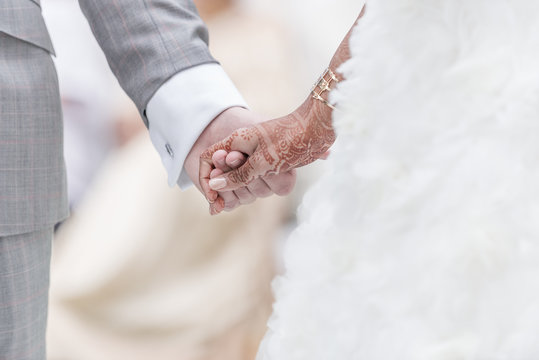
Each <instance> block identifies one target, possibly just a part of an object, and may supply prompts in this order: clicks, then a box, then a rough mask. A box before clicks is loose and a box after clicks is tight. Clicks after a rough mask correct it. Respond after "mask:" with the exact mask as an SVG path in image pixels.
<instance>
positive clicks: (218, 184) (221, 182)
mask: <svg viewBox="0 0 539 360" xmlns="http://www.w3.org/2000/svg"><path fill="white" fill-rule="evenodd" d="M225 186H226V179H224V178H217V179H211V180H210V188H212V189H213V190H221V189H222V188H224V187H225Z"/></svg>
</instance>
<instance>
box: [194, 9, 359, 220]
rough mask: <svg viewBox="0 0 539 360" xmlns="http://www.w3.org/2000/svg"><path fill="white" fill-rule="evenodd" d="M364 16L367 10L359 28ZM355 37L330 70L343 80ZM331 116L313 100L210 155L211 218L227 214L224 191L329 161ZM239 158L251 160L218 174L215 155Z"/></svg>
mask: <svg viewBox="0 0 539 360" xmlns="http://www.w3.org/2000/svg"><path fill="white" fill-rule="evenodd" d="M364 12H365V7H364V8H363V10H362V11H361V13H360V15H359V17H358V19H357V20H356V24H357V21H358V20H359V19H360V18H361V17H362V16H363V14H364ZM354 26H355V24H354ZM352 28H353V27H352ZM351 33H352V29H351V30H350V31H349V33H348V34H347V35H346V37H345V39H344V40H343V42H342V43H341V45H340V46H339V48H338V49H337V52H336V53H335V55H334V56H333V59H332V60H331V63H330V66H329V68H330V69H332V70H333V72H334V73H335V74H336V75H337V77H338V78H339V80H342V76H340V74H339V73H338V71H337V68H338V67H339V66H340V65H341V64H342V63H344V62H345V61H347V60H348V59H349V58H350V48H349V39H350V36H351ZM324 95H325V96H327V94H324ZM331 115H332V110H331V108H330V107H329V106H327V105H326V104H324V103H323V102H321V101H318V100H315V99H313V98H312V97H309V98H308V99H307V100H306V101H305V102H304V103H303V104H302V105H301V106H300V107H299V108H298V109H297V110H295V111H294V112H293V113H291V114H289V115H287V116H284V117H282V118H278V119H274V120H270V121H266V122H263V123H260V124H257V125H254V126H251V127H246V128H242V129H239V130H236V131H234V132H233V133H232V134H231V135H230V136H228V137H227V138H225V139H224V140H222V141H220V142H218V143H216V144H214V145H213V146H211V147H210V148H208V149H207V150H206V151H204V153H202V155H201V157H200V172H199V181H200V185H201V187H202V191H203V193H204V194H205V195H206V198H207V199H208V200H209V201H210V203H211V205H210V207H211V209H212V210H211V212H212V213H219V212H220V211H222V209H221V206H220V205H219V201H217V200H219V198H220V196H219V194H218V191H219V192H224V191H232V190H235V189H238V188H241V187H245V186H248V185H249V184H251V183H252V182H253V181H256V180H257V179H259V178H260V177H264V176H266V177H267V176H271V175H274V174H281V173H283V172H287V171H290V170H292V169H295V168H298V167H301V166H304V165H307V164H310V163H311V162H314V161H315V160H317V159H319V158H324V157H326V155H327V151H328V149H329V148H330V146H331V145H332V144H333V142H334V141H335V132H334V129H333V125H332V116H331ZM238 152H240V153H242V154H245V155H247V159H246V160H245V163H244V164H243V165H242V166H239V167H238V168H236V169H230V171H228V172H227V171H224V170H223V171H217V172H215V171H214V168H215V154H217V153H218V154H221V155H220V156H225V158H226V157H227V155H226V154H229V155H230V154H232V153H236V154H237V153H238ZM212 171H213V172H212ZM216 201H217V202H216Z"/></svg>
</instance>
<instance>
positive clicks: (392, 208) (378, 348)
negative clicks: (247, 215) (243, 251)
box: [258, 0, 539, 360]
mask: <svg viewBox="0 0 539 360" xmlns="http://www.w3.org/2000/svg"><path fill="white" fill-rule="evenodd" d="M538 34H539V2H538V1H536V0H511V1H506V0H473V1H470V0H376V1H371V2H370V3H369V5H368V9H367V14H366V16H365V17H364V18H363V19H362V20H361V21H360V24H359V26H358V27H357V28H356V31H355V34H354V36H353V38H352V51H353V59H352V60H351V61H349V62H348V63H347V64H345V66H344V67H343V71H344V73H345V74H346V78H347V79H348V80H347V81H346V82H343V83H342V84H341V85H340V87H339V90H338V92H337V93H336V94H334V99H333V100H335V101H336V102H337V103H338V104H339V108H340V109H341V111H339V112H337V113H336V114H335V118H334V121H335V125H336V127H337V129H338V133H339V137H338V140H337V143H336V144H335V146H334V149H333V154H332V157H331V160H330V163H331V167H332V169H331V170H330V171H328V173H327V174H326V175H325V176H324V177H323V178H322V179H320V181H319V182H318V184H317V185H316V186H314V188H313V189H312V190H311V191H310V192H309V193H308V194H307V196H306V197H305V199H304V203H303V206H302V208H301V211H300V213H301V223H300V225H299V227H298V228H297V230H296V231H295V232H294V233H293V235H292V236H291V238H290V240H289V242H288V244H287V247H286V252H285V264H286V273H285V274H284V275H283V276H282V277H280V278H278V279H277V280H276V281H275V285H274V289H275V293H276V299H277V300H276V303H275V307H274V315H273V317H272V319H271V320H270V323H269V328H270V330H269V332H268V334H267V335H266V338H265V340H264V342H263V343H262V345H261V348H260V351H259V356H258V359H259V360H318V359H320V360H322V359H324V360H326V359H327V360H330V359H331V360H336V359H337V360H341V359H342V360H351V359H365V360H379V359H388V360H389V359H391V360H394V359H401V360H402V359H429V360H436V359H537V358H539V341H537V337H538V334H539V65H538V64H539V35H538Z"/></svg>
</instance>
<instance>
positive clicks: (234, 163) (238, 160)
mask: <svg viewBox="0 0 539 360" xmlns="http://www.w3.org/2000/svg"><path fill="white" fill-rule="evenodd" d="M245 160H247V157H246V156H245V155H244V154H243V153H241V152H239V151H232V152H230V153H229V154H228V155H227V156H226V159H225V161H226V164H227V165H228V166H230V167H231V168H234V169H235V168H237V167H239V166H241V165H242V164H243V163H244V162H245Z"/></svg>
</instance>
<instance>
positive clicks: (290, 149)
mask: <svg viewBox="0 0 539 360" xmlns="http://www.w3.org/2000/svg"><path fill="white" fill-rule="evenodd" d="M317 105H319V104H316V103H315V102H313V101H312V100H310V99H309V100H307V101H306V102H305V103H304V104H303V105H302V106H301V107H300V108H298V109H297V110H296V111H294V112H293V113H292V114H290V115H287V116H285V117H282V118H278V119H274V120H269V121H265V122H262V123H259V124H256V125H253V126H250V127H245V128H241V129H238V130H236V131H234V132H233V133H232V134H231V135H230V136H228V137H227V138H225V139H224V140H222V141H220V142H218V143H216V144H214V145H213V146H211V147H210V148H209V149H207V150H206V151H204V152H203V153H202V155H201V157H200V167H199V183H200V186H201V188H202V191H203V193H204V195H205V196H206V199H207V200H208V201H209V203H210V212H211V213H212V214H218V213H220V212H221V211H223V210H225V209H227V205H226V204H227V200H229V199H227V197H228V198H229V197H230V192H232V191H234V192H236V193H237V192H238V191H239V192H240V193H244V194H245V190H246V189H247V190H248V191H249V192H250V193H253V190H256V189H259V188H261V184H260V182H266V181H268V179H271V178H272V177H275V176H280V175H281V176H282V174H286V173H290V172H292V171H293V170H294V169H296V168H298V167H301V166H304V165H307V164H310V163H311V162H313V161H315V160H317V159H319V158H321V157H325V156H326V154H327V151H328V149H329V147H330V146H331V144H333V142H334V140H335V133H334V131H333V128H332V126H331V120H330V117H331V114H330V112H329V109H325V108H322V107H319V106H317ZM328 119H329V121H328ZM322 120H324V121H322ZM231 165H232V166H231ZM290 190H291V188H290V189H286V191H276V192H275V193H277V194H278V195H285V194H287V193H288V192H290ZM253 195H256V194H253ZM252 197H253V198H254V197H261V196H252Z"/></svg>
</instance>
